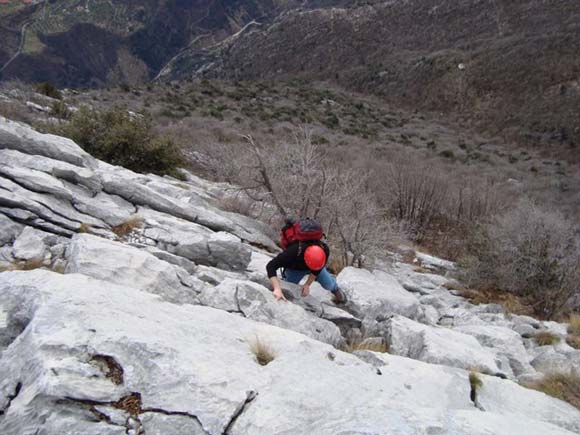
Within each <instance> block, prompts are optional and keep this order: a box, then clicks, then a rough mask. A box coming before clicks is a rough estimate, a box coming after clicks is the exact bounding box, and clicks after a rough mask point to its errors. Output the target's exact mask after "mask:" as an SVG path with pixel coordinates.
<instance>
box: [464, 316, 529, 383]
mask: <svg viewBox="0 0 580 435" xmlns="http://www.w3.org/2000/svg"><path fill="white" fill-rule="evenodd" d="M454 330H455V331H458V332H461V333H463V334H468V335H472V336H473V337H475V338H476V339H477V341H479V343H480V344H481V345H482V346H485V347H487V348H491V349H493V351H494V352H495V353H496V355H498V356H500V357H505V358H507V361H508V363H509V367H510V368H511V371H512V372H513V374H514V375H515V376H520V375H526V374H530V373H533V372H534V371H535V370H534V368H533V367H532V366H531V365H530V357H529V355H528V353H527V352H526V349H525V348H524V345H523V343H522V338H521V336H520V335H519V334H518V333H517V332H515V331H512V330H511V329H508V328H505V327H502V326H489V325H485V326H484V325H464V326H460V327H456V328H454Z"/></svg>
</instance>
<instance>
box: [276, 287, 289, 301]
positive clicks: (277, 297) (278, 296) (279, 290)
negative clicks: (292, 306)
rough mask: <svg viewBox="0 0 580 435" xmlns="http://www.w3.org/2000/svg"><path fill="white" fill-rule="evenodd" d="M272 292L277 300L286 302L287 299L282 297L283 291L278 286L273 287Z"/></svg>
mask: <svg viewBox="0 0 580 435" xmlns="http://www.w3.org/2000/svg"><path fill="white" fill-rule="evenodd" d="M273 293H274V297H275V298H276V300H277V301H280V300H282V301H286V302H287V299H286V298H285V297H284V293H282V289H281V288H280V287H278V288H275V289H274V291H273Z"/></svg>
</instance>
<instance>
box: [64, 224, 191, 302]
mask: <svg viewBox="0 0 580 435" xmlns="http://www.w3.org/2000/svg"><path fill="white" fill-rule="evenodd" d="M177 271H178V269H177V268H176V266H173V265H171V264H169V263H167V262H165V261H162V260H160V259H158V258H157V257H155V256H154V255H152V254H150V253H148V252H145V251H143V250H140V249H137V248H134V247H131V246H127V245H124V244H122V243H119V242H114V241H111V240H106V239H103V238H100V237H96V236H93V235H90V234H77V235H75V236H74V237H73V239H72V241H71V243H70V246H69V249H68V252H67V266H66V273H82V274H84V275H87V276H91V277H93V278H97V279H100V280H103V281H108V282H111V283H115V284H121V285H127V286H131V287H135V288H138V289H141V290H144V291H147V292H150V293H154V294H158V295H160V296H162V297H163V298H164V299H165V300H167V301H170V302H174V303H195V302H196V301H197V296H196V294H197V291H199V289H196V288H191V287H189V286H188V285H187V284H188V283H186V282H184V281H183V280H182V279H180V277H179V274H178V272H177Z"/></svg>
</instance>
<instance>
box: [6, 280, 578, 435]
mask: <svg viewBox="0 0 580 435" xmlns="http://www.w3.org/2000/svg"><path fill="white" fill-rule="evenodd" d="M0 293H1V294H3V295H4V296H5V297H7V298H6V299H3V300H2V301H0V304H3V303H4V300H8V299H10V300H13V301H14V303H13V304H12V306H13V307H14V309H12V310H11V312H18V311H19V310H21V309H23V308H24V307H27V309H28V320H27V322H28V327H27V328H25V329H24V330H23V331H22V332H21V334H20V336H19V337H18V339H16V340H14V341H13V342H12V343H11V344H10V346H9V347H8V348H7V349H6V350H5V351H4V352H3V353H2V359H1V360H0V407H1V409H3V410H5V413H4V415H3V416H2V418H1V419H0V431H1V432H2V433H10V434H11V433H15V434H16V433H18V434H20V433H29V432H31V431H32V432H34V431H36V430H38V429H39V428H40V429H41V430H42V431H44V432H45V433H49V434H53V433H54V434H57V433H59V434H61V433H83V434H84V433H98V434H120V433H138V431H139V430H140V428H141V429H143V428H144V429H145V430H146V431H147V430H150V431H151V433H157V432H155V431H163V430H165V431H167V432H165V433H166V434H167V435H173V434H175V435H177V434H180V435H181V433H180V432H174V430H176V431H181V430H185V431H191V432H186V433H194V434H195V433H203V432H202V431H205V432H207V433H224V432H225V430H226V428H227V430H228V432H229V433H232V434H271V433H293V434H294V433H295V434H299V435H300V434H311V433H359V432H360V431H361V430H364V432H365V433H373V434H374V433H377V434H379V433H385V432H386V433H401V434H407V433H445V431H453V433H457V434H465V435H467V434H470V435H472V434H476V435H483V434H488V433H490V431H491V433H494V434H495V433H497V434H505V435H507V434H508V433H509V434H516V435H540V434H542V435H543V434H554V435H556V434H570V433H573V432H571V431H570V430H567V429H566V428H565V427H569V428H576V427H577V422H578V418H579V415H580V413H578V412H577V411H576V410H571V409H570V407H569V406H567V405H565V404H562V403H561V402H559V401H557V400H555V399H549V398H546V397H545V396H543V395H539V394H538V393H535V392H531V393H530V392H529V390H526V389H524V388H522V387H519V386H517V385H515V384H509V388H510V390H509V391H510V392H509V396H510V397H512V396H513V397H518V398H519V397H522V400H521V403H527V404H528V405H527V408H528V409H529V410H528V411H526V409H525V408H524V407H522V408H520V409H518V410H517V412H516V411H514V407H515V406H516V405H517V402H516V400H511V399H510V398H505V397H500V398H493V397H489V398H487V397H486V398H485V399H486V400H487V402H486V406H488V407H490V410H489V411H487V412H481V411H480V410H479V409H476V408H475V407H474V406H473V404H472V402H471V400H470V397H469V396H470V387H469V380H468V376H469V373H468V372H467V371H464V370H460V369H454V368H450V367H444V366H440V365H435V364H426V363H423V362H420V361H413V360H410V359H408V358H402V357H397V356H392V355H386V354H375V355H376V360H377V361H376V364H375V365H370V364H367V363H365V362H363V361H361V360H360V359H359V358H357V357H356V356H353V355H349V354H345V353H343V352H340V351H337V350H336V349H334V348H333V347H331V346H329V345H326V344H324V343H321V342H319V341H315V340H312V339H310V338H308V337H306V336H304V335H301V334H298V333H295V332H292V331H287V330H283V329H280V328H277V327H274V326H270V325H266V324H264V323H261V322H256V321H253V320H250V319H247V318H243V317H241V316H236V315H231V314H229V313H227V312H225V311H220V310H215V309H212V308H208V307H199V306H193V305H175V304H169V303H166V302H163V301H161V300H160V299H159V298H158V297H156V296H154V295H151V294H147V293H144V292H142V291H139V290H136V289H133V288H130V287H124V286H119V285H116V284H110V283H106V282H103V281H98V280H95V279H92V278H88V277H86V276H83V275H78V274H73V275H64V276H63V275H59V274H54V273H51V272H47V271H32V272H26V273H17V272H9V273H6V274H5V275H4V276H3V279H2V280H1V281H0ZM31 301H34V303H33V304H31V303H30V302H31ZM136 301H138V302H136ZM103 313H106V315H103ZM11 316H12V315H11ZM256 337H258V338H259V339H260V340H261V341H262V343H264V344H266V345H267V346H268V347H269V348H270V351H271V353H272V354H273V356H274V360H273V361H272V362H270V363H269V364H267V365H265V366H261V365H260V364H258V362H257V361H256V357H255V355H254V353H253V352H252V350H251V343H252V340H255V339H256ZM105 356H106V358H108V361H110V363H109V365H107V364H100V363H98V361H99V358H101V360H102V358H105ZM381 360H382V361H383V364H381V363H380V361H381ZM107 367H112V368H113V369H114V370H115V373H116V374H115V375H114V376H112V375H111V372H110V370H111V368H107ZM377 369H378V370H377ZM337 380H339V381H337ZM426 380H429V381H428V382H426ZM485 382H486V379H484V385H485ZM504 382H509V381H504ZM18 385H20V387H17V386H18ZM506 391H507V390H506ZM137 393H138V394H137ZM524 396H525V397H524ZM329 399H332V406H328V405H327V403H328V400H329ZM120 400H121V402H119V401H120ZM482 400H483V398H482ZM131 401H132V403H133V404H134V405H135V406H137V405H138V407H137V408H135V407H134V408H133V409H137V413H136V414H135V415H134V416H132V417H131V418H129V419H127V420H126V421H125V425H124V426H119V425H117V424H118V423H120V421H121V415H122V414H121V415H119V414H118V413H115V412H114V411H113V409H114V408H115V403H127V404H129V403H131ZM94 402H99V404H98V409H99V412H101V413H103V414H107V415H109V416H110V418H111V423H108V422H106V421H97V419H96V418H95V414H94V413H93V412H91V410H90V408H91V406H90V404H91V403H94ZM8 403H9V404H10V405H9V406H8ZM360 403H365V404H366V406H365V407H364V408H360V406H357V404H360ZM494 407H495V409H492V408H494ZM509 407H511V411H510V412H509V413H507V412H505V410H506V409H509ZM542 407H544V408H545V412H534V410H538V409H540V408H542ZM107 409H110V410H109V411H108V410H107ZM297 409H300V412H296V411H297ZM548 411H549V413H550V415H548ZM427 417H428V418H427ZM115 422H117V424H116V423H115ZM198 424H199V425H198ZM147 428H149V429H147Z"/></svg>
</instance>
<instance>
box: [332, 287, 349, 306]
mask: <svg viewBox="0 0 580 435" xmlns="http://www.w3.org/2000/svg"><path fill="white" fill-rule="evenodd" d="M332 301H333V302H334V303H335V304H346V302H347V299H346V294H344V292H343V291H342V290H341V289H337V290H336V291H335V292H333V293H332Z"/></svg>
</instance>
